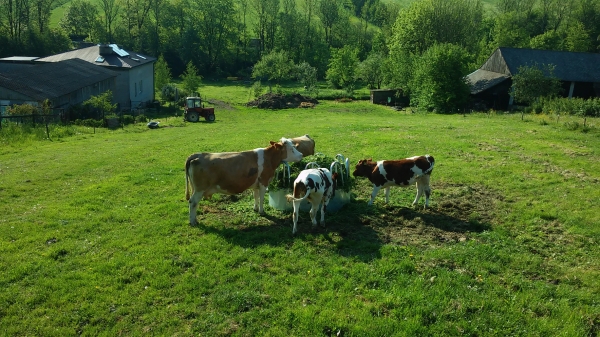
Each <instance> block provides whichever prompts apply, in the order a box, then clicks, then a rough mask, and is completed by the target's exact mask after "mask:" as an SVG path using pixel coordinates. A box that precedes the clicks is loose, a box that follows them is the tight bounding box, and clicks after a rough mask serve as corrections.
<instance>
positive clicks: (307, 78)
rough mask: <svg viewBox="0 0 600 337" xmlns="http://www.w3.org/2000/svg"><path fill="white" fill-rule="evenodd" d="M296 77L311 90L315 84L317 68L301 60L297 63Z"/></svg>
mask: <svg viewBox="0 0 600 337" xmlns="http://www.w3.org/2000/svg"><path fill="white" fill-rule="evenodd" d="M297 77H298V80H299V81H300V83H302V85H303V86H304V87H305V88H306V90H313V89H314V88H315V87H316V86H317V68H315V67H313V66H311V65H310V64H308V62H302V63H300V64H299V65H298V68H297Z"/></svg>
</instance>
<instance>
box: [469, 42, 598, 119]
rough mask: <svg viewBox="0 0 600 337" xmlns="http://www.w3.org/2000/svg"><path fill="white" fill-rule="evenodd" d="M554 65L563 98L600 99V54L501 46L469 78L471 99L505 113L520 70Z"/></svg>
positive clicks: (510, 101) (510, 102) (509, 104)
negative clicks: (516, 75) (515, 77)
mask: <svg viewBox="0 0 600 337" xmlns="http://www.w3.org/2000/svg"><path fill="white" fill-rule="evenodd" d="M536 65H537V66H540V65H554V74H553V75H554V76H555V77H557V78H558V79H559V80H560V81H561V83H562V87H563V90H562V95H563V96H564V97H581V98H590V97H597V96H600V54H594V53H575V52H566V51H552V50H538V49H520V48H505V47H500V48H498V49H496V50H495V51H494V53H492V55H491V56H490V57H489V58H488V60H487V61H486V62H485V63H484V64H483V65H482V66H481V67H480V68H479V69H477V70H476V71H474V72H472V73H471V74H469V75H467V80H468V81H469V83H470V85H471V98H472V99H473V100H474V101H475V102H480V103H483V104H485V106H486V107H487V108H494V109H499V110H506V109H508V108H509V107H510V106H511V105H512V103H513V102H512V97H511V96H510V88H511V86H512V80H511V78H512V76H513V75H515V74H517V73H518V71H519V67H523V66H526V67H531V66H536Z"/></svg>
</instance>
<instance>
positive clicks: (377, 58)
mask: <svg viewBox="0 0 600 337" xmlns="http://www.w3.org/2000/svg"><path fill="white" fill-rule="evenodd" d="M384 67H385V57H384V55H382V54H379V53H372V54H369V56H367V59H366V60H364V61H362V62H360V63H359V64H358V69H357V71H356V73H357V74H356V75H357V77H358V78H360V79H362V80H363V81H365V82H367V84H368V86H369V88H370V89H375V88H377V89H380V88H381V83H382V82H383V79H384V72H385V71H384V69H385V68H384Z"/></svg>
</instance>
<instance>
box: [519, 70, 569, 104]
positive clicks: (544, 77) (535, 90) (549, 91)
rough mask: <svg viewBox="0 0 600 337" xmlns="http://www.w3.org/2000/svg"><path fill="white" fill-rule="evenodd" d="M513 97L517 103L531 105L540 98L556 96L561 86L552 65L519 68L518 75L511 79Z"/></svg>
mask: <svg viewBox="0 0 600 337" xmlns="http://www.w3.org/2000/svg"><path fill="white" fill-rule="evenodd" d="M512 81H513V84H512V90H513V97H514V98H515V100H516V101H517V102H521V103H526V104H531V103H533V102H535V101H537V100H538V99H539V98H540V97H552V96H556V95H558V93H559V92H560V89H561V86H560V81H559V79H558V78H556V77H555V76H554V65H551V64H546V65H538V64H535V65H533V66H530V67H527V66H526V67H519V70H518V73H517V74H516V75H514V76H513V77H512Z"/></svg>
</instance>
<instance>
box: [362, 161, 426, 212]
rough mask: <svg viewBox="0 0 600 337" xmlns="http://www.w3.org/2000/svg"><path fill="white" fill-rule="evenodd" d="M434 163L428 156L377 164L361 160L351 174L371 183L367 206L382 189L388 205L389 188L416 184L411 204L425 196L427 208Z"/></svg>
mask: <svg viewBox="0 0 600 337" xmlns="http://www.w3.org/2000/svg"><path fill="white" fill-rule="evenodd" d="M434 162H435V161H434V159H433V157H432V156H430V155H425V156H416V157H410V158H406V159H400V160H380V161H378V162H374V161H372V159H363V160H360V161H359V162H358V164H356V169H355V170H354V173H352V174H353V175H354V176H355V177H366V178H368V179H369V180H370V181H371V182H372V183H373V193H371V200H370V201H369V205H372V204H373V200H375V196H377V193H378V192H379V190H380V189H381V188H382V187H383V188H385V202H386V203H388V202H389V200H390V187H391V186H400V187H408V186H412V185H414V184H417V196H416V198H415V201H413V203H412V204H413V206H414V205H416V204H417V203H418V202H419V199H421V196H422V195H423V194H425V207H426V208H427V207H428V206H429V196H430V195H431V188H430V187H429V178H430V177H431V172H432V171H433V164H434Z"/></svg>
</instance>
